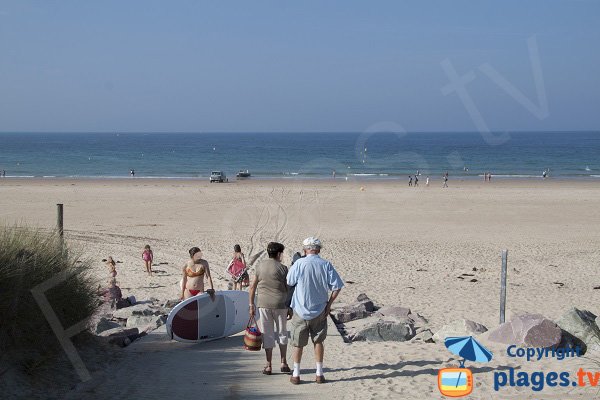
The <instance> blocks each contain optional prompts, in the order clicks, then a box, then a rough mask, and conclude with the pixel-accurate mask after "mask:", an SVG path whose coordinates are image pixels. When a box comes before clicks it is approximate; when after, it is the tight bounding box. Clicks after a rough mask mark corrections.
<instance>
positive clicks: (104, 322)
mask: <svg viewBox="0 0 600 400" xmlns="http://www.w3.org/2000/svg"><path fill="white" fill-rule="evenodd" d="M120 327H121V325H120V324H118V323H117V322H114V321H111V320H109V319H108V318H106V317H100V319H99V320H97V321H94V324H93V326H92V329H91V330H92V332H94V333H95V334H96V335H98V334H100V333H102V332H104V331H108V330H110V329H114V328H120Z"/></svg>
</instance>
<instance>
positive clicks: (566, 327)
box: [489, 308, 600, 354]
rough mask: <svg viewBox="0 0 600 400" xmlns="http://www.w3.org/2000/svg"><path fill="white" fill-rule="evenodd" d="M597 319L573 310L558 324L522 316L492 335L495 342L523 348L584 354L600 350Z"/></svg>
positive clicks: (490, 335)
mask: <svg viewBox="0 0 600 400" xmlns="http://www.w3.org/2000/svg"><path fill="white" fill-rule="evenodd" d="M598 322H600V321H598V318H597V317H596V315H594V314H593V313H591V312H589V311H586V310H579V309H577V308H571V309H570V310H568V311H567V312H566V313H565V314H563V315H562V316H561V317H560V318H559V319H558V320H557V321H556V322H554V321H551V320H550V319H548V318H546V317H544V316H543V315H540V314H530V313H521V314H518V315H515V316H513V317H512V318H511V319H510V320H509V321H507V322H505V323H503V324H501V325H500V326H498V327H497V328H496V329H494V330H493V331H492V332H490V334H489V339H490V340H491V341H494V342H498V343H504V344H511V345H516V346H524V347H570V348H575V347H579V348H580V351H581V354H585V352H586V351H588V350H591V349H600V328H599V327H598Z"/></svg>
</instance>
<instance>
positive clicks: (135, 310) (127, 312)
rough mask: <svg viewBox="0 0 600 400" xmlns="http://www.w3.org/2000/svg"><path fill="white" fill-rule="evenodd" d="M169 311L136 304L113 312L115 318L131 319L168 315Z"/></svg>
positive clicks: (150, 305) (149, 305)
mask: <svg viewBox="0 0 600 400" xmlns="http://www.w3.org/2000/svg"><path fill="white" fill-rule="evenodd" d="M167 313H168V311H167V310H165V309H164V308H162V307H157V306H154V305H152V304H136V305H133V306H131V307H125V308H121V309H119V310H116V311H115V312H113V317H114V318H119V319H129V317H132V316H144V317H149V316H156V315H162V314H167Z"/></svg>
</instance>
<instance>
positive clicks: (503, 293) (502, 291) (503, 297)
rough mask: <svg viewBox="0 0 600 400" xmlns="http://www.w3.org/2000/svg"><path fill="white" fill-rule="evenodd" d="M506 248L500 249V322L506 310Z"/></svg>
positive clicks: (503, 318) (502, 321)
mask: <svg viewBox="0 0 600 400" xmlns="http://www.w3.org/2000/svg"><path fill="white" fill-rule="evenodd" d="M507 258H508V250H502V275H501V277H500V323H501V324H503V323H504V321H505V312H506V269H507Z"/></svg>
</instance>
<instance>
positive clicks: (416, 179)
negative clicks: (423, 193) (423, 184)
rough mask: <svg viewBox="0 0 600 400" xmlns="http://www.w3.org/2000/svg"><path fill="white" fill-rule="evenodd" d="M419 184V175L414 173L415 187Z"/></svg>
mask: <svg viewBox="0 0 600 400" xmlns="http://www.w3.org/2000/svg"><path fill="white" fill-rule="evenodd" d="M417 186H419V177H418V176H417V175H415V187H417Z"/></svg>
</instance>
